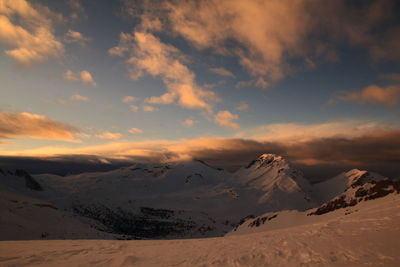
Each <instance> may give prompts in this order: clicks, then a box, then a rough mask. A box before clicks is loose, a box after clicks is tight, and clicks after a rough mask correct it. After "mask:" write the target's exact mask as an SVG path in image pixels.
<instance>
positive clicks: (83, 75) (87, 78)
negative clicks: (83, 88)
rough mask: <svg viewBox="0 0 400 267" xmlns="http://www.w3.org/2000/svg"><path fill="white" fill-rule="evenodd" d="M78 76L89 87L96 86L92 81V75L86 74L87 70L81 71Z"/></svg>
mask: <svg viewBox="0 0 400 267" xmlns="http://www.w3.org/2000/svg"><path fill="white" fill-rule="evenodd" d="M80 76H81V81H82V82H84V83H86V84H89V85H91V86H96V82H95V81H94V79H93V77H92V74H90V72H88V71H87V70H83V71H81V72H80Z"/></svg>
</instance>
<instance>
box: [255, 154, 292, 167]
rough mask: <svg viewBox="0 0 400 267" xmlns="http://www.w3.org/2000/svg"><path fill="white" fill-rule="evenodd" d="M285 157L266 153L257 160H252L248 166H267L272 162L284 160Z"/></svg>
mask: <svg viewBox="0 0 400 267" xmlns="http://www.w3.org/2000/svg"><path fill="white" fill-rule="evenodd" d="M284 161H285V159H284V158H283V157H281V156H277V155H275V154H268V153H264V154H262V155H260V156H259V157H258V158H257V159H256V160H253V161H252V162H250V164H249V165H248V166H247V168H250V167H252V166H253V165H256V167H257V168H258V167H260V166H267V165H269V164H271V163H272V162H284Z"/></svg>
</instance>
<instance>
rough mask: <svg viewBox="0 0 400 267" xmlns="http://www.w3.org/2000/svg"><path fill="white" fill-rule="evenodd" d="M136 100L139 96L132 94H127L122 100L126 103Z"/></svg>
mask: <svg viewBox="0 0 400 267" xmlns="http://www.w3.org/2000/svg"><path fill="white" fill-rule="evenodd" d="M136 100H137V98H136V97H134V96H131V95H127V96H124V97H123V98H122V102H124V103H130V102H134V101H136Z"/></svg>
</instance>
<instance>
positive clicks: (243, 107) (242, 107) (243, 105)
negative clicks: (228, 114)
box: [236, 102, 250, 111]
mask: <svg viewBox="0 0 400 267" xmlns="http://www.w3.org/2000/svg"><path fill="white" fill-rule="evenodd" d="M249 108H250V105H249V104H247V103H246V102H240V103H239V105H238V106H237V107H236V110H240V111H245V110H248V109H249Z"/></svg>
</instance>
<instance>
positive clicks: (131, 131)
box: [129, 128, 143, 134]
mask: <svg viewBox="0 0 400 267" xmlns="http://www.w3.org/2000/svg"><path fill="white" fill-rule="evenodd" d="M129 132H130V133H133V134H137V133H143V130H142V129H139V128H131V129H129Z"/></svg>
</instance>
